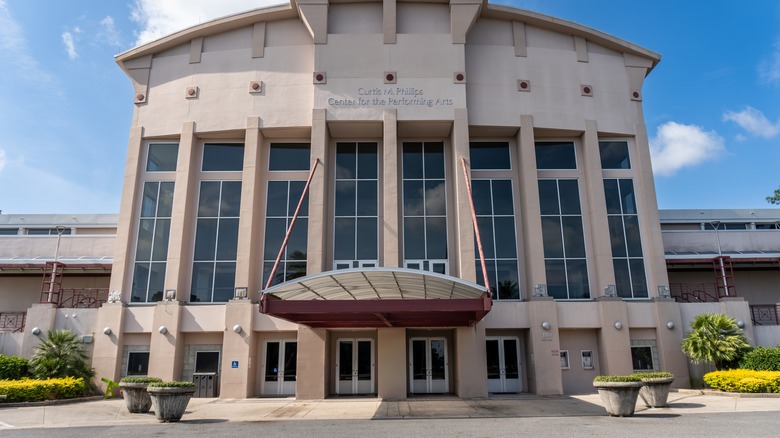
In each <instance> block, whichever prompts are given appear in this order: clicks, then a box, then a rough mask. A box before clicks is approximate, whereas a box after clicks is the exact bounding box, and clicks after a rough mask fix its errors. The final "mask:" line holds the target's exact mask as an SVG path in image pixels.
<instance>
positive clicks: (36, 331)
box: [30, 327, 41, 336]
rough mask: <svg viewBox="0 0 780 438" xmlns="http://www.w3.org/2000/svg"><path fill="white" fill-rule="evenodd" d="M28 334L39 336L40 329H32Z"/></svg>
mask: <svg viewBox="0 0 780 438" xmlns="http://www.w3.org/2000/svg"><path fill="white" fill-rule="evenodd" d="M30 333H32V334H34V335H35V336H38V335H40V334H41V329H40V328H38V327H33V329H32V330H30Z"/></svg>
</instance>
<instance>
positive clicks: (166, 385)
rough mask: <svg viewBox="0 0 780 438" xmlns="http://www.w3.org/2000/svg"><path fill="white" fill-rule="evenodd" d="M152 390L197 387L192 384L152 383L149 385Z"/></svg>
mask: <svg viewBox="0 0 780 438" xmlns="http://www.w3.org/2000/svg"><path fill="white" fill-rule="evenodd" d="M149 386H150V387H152V388H192V387H193V386H195V384H194V383H192V382H175V381H174V382H152V383H150V384H149Z"/></svg>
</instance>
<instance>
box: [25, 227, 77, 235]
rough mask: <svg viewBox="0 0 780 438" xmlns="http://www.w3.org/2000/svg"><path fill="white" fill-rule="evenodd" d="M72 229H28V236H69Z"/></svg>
mask: <svg viewBox="0 0 780 438" xmlns="http://www.w3.org/2000/svg"><path fill="white" fill-rule="evenodd" d="M70 233H71V229H70V228H65V229H60V230H57V229H56V228H28V229H27V234H28V235H30V236H56V235H57V234H63V235H68V234H70Z"/></svg>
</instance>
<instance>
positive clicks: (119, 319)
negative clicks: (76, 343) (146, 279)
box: [92, 302, 127, 391]
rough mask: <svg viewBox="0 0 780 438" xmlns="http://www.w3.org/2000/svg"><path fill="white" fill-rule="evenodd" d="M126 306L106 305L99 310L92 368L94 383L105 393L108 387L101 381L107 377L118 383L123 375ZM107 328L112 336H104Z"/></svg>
mask: <svg viewBox="0 0 780 438" xmlns="http://www.w3.org/2000/svg"><path fill="white" fill-rule="evenodd" d="M126 306H127V305H126V304H124V303H121V302H120V303H105V304H103V305H102V306H101V307H100V308H99V309H98V314H97V325H96V327H95V332H96V333H97V334H96V335H95V348H94V349H93V350H92V368H94V369H95V380H94V382H95V383H96V384H97V385H98V386H99V387H100V389H101V390H103V391H105V389H106V386H107V385H106V384H105V383H103V382H102V381H101V380H100V379H101V378H103V377H105V378H107V379H109V380H113V381H115V382H118V381H119V376H120V375H121V369H120V368H121V366H122V350H123V348H124V342H123V338H124V330H123V324H124V321H125V307H126ZM105 327H109V328H110V329H111V334H110V335H108V336H106V335H104V334H103V328H105Z"/></svg>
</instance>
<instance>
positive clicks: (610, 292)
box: [604, 284, 617, 297]
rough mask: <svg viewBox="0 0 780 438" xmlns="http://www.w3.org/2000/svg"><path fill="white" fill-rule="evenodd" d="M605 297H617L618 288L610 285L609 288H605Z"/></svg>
mask: <svg viewBox="0 0 780 438" xmlns="http://www.w3.org/2000/svg"><path fill="white" fill-rule="evenodd" d="M604 296H605V297H616V296H617V286H615V285H614V284H608V285H607V287H605V288H604Z"/></svg>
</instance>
